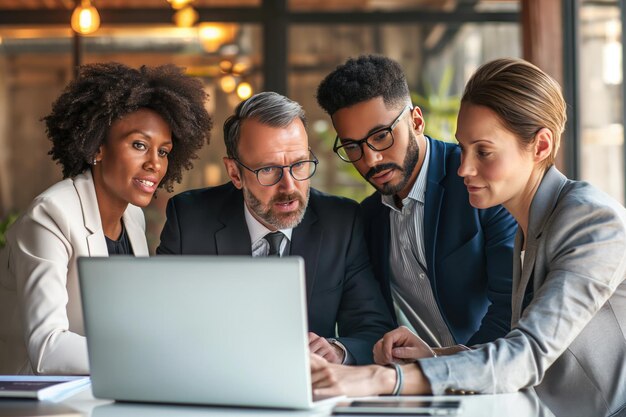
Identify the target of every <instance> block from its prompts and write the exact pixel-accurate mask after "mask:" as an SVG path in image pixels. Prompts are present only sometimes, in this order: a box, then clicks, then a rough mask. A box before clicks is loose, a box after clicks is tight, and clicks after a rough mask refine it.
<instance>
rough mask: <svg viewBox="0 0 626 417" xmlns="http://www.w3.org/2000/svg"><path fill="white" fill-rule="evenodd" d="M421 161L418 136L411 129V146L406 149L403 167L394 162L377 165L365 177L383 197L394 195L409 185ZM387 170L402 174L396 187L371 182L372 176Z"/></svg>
mask: <svg viewBox="0 0 626 417" xmlns="http://www.w3.org/2000/svg"><path fill="white" fill-rule="evenodd" d="M419 159H420V148H419V146H418V145H417V136H415V133H413V131H412V130H411V129H409V146H408V147H407V149H406V156H405V157H404V162H403V163H402V167H400V166H399V165H398V164H394V163H393V162H390V163H386V164H380V165H376V166H375V167H372V168H370V170H369V171H367V173H366V174H365V175H364V176H363V178H365V179H366V180H367V181H368V182H369V183H370V184H372V186H373V187H374V188H376V190H378V192H379V193H381V194H383V195H394V194H397V193H398V192H400V191H401V190H402V189H404V187H406V185H407V184H408V183H409V180H410V179H411V174H412V173H413V170H414V169H415V166H416V165H417V162H418V161H419ZM387 169H396V170H398V171H400V173H401V174H402V179H401V180H400V182H399V183H397V184H396V185H391V184H383V185H382V187H379V186H377V185H376V184H374V183H372V182H371V181H370V178H372V176H374V175H376V174H377V173H379V172H381V171H384V170H387Z"/></svg>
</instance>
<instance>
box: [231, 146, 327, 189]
mask: <svg viewBox="0 0 626 417" xmlns="http://www.w3.org/2000/svg"><path fill="white" fill-rule="evenodd" d="M309 152H310V153H311V156H312V157H313V159H306V160H304V161H298V162H294V163H293V164H291V165H268V166H264V167H261V168H259V169H252V168H249V167H248V166H246V165H244V164H243V163H242V162H241V161H240V160H239V159H238V158H235V157H233V158H231V159H233V160H234V161H235V162H237V163H238V164H239V165H241V166H242V167H244V168H245V169H247V170H248V171H250V172H252V173H253V174H254V175H255V176H256V179H257V181H258V182H259V184H261V185H263V186H265V187H271V186H272V185H274V184H278V182H279V181H280V180H281V179H282V178H283V172H284V170H285V168H289V174H290V175H291V177H292V178H293V179H294V180H296V181H305V180H308V179H309V178H311V177H312V176H313V174H315V170H316V169H317V164H319V161H318V159H317V157H316V156H315V154H314V153H313V151H312V150H311V149H310V148H309Z"/></svg>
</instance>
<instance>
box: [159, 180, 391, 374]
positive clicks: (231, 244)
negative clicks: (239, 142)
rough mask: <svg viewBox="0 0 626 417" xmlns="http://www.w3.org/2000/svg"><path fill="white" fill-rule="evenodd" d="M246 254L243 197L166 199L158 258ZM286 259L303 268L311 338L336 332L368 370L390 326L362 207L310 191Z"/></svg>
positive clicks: (222, 190)
mask: <svg viewBox="0 0 626 417" xmlns="http://www.w3.org/2000/svg"><path fill="white" fill-rule="evenodd" d="M251 246H252V244H251V242H250V234H249V232H248V226H247V224H246V220H245V217H244V201H243V193H242V192H241V190H238V189H237V188H235V187H234V186H233V185H232V183H228V184H224V185H221V186H218V187H213V188H205V189H200V190H193V191H187V192H184V193H181V194H179V195H177V196H175V197H173V198H172V199H170V201H169V202H168V204H167V222H166V223H165V227H164V228H163V232H162V233H161V243H160V245H159V247H158V248H157V253H158V254H202V255H248V256H250V255H251V254H252V249H251ZM291 255H298V256H301V257H302V258H304V262H305V270H306V286H307V304H308V318H309V330H310V331H312V332H314V333H316V334H318V335H320V336H323V337H334V336H335V325H337V330H338V333H339V336H340V337H339V338H338V340H340V341H341V342H342V343H343V345H344V346H345V347H346V349H348V351H349V352H350V353H351V354H352V356H353V358H354V359H355V360H356V362H357V364H365V363H371V362H372V347H373V345H374V343H376V341H377V340H378V339H379V338H381V337H382V336H383V335H384V334H385V333H386V332H387V331H389V330H391V329H392V328H393V327H394V326H393V320H392V318H391V315H390V314H389V312H388V310H387V308H386V305H385V301H384V299H383V297H382V295H381V293H380V289H379V286H378V284H377V282H376V280H375V279H374V276H373V272H372V268H371V265H370V262H369V258H368V254H367V248H366V245H365V239H364V237H363V226H362V218H361V215H360V208H359V205H358V204H357V203H356V202H354V201H352V200H348V199H346V198H341V197H334V196H329V195H326V194H324V193H321V192H319V191H317V190H314V189H311V194H310V198H309V205H308V207H307V210H306V213H305V215H304V218H303V219H302V222H301V223H300V224H299V225H298V226H296V227H295V228H294V229H293V233H292V236H291ZM277 343H279V341H277Z"/></svg>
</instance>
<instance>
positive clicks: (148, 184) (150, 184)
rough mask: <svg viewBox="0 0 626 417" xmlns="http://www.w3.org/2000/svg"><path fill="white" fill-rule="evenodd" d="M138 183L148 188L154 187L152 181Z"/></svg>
mask: <svg viewBox="0 0 626 417" xmlns="http://www.w3.org/2000/svg"><path fill="white" fill-rule="evenodd" d="M138 181H139V182H140V183H142V184H144V185H147V186H148V187H152V186H153V185H154V183H153V182H152V181H148V180H138Z"/></svg>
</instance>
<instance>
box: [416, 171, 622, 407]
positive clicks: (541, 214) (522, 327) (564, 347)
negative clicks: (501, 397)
mask: <svg viewBox="0 0 626 417" xmlns="http://www.w3.org/2000/svg"><path fill="white" fill-rule="evenodd" d="M521 247H522V235H521V232H518V236H517V241H516V246H515V254H516V257H515V259H514V263H513V295H512V308H513V311H512V313H513V314H512V330H511V332H510V333H509V334H508V335H506V337H504V338H501V339H497V340H496V341H495V342H493V343H488V344H484V345H480V346H476V349H475V350H473V351H470V352H463V353H460V354H457V355H452V356H448V357H441V358H433V359H420V360H419V362H420V365H421V367H422V370H423V371H424V373H425V374H426V376H427V377H428V379H429V380H430V382H431V386H432V387H433V392H434V393H435V394H441V393H444V392H446V391H447V392H451V390H455V391H459V390H462V391H464V392H468V391H473V392H482V393H498V392H511V391H517V390H519V389H521V388H528V387H535V391H536V392H537V394H538V395H539V398H541V400H542V401H543V402H544V403H545V404H547V405H548V406H549V407H550V408H551V409H552V411H553V412H555V414H556V415H564V416H565V415H567V416H604V415H617V414H620V413H624V412H626V210H625V209H624V207H622V206H621V205H620V204H619V203H617V202H616V201H615V200H613V199H611V198H610V197H609V196H607V195H606V194H604V193H602V192H601V191H599V190H597V189H595V188H594V187H592V186H591V185H589V184H587V183H584V182H578V181H570V180H568V179H567V178H565V177H564V176H563V175H562V174H561V173H560V172H559V171H558V170H557V169H556V168H554V167H552V168H550V169H549V170H548V172H547V173H546V175H545V176H544V178H543V180H542V182H541V185H540V186H539V188H538V190H537V193H536V194H535V196H534V198H533V201H532V205H531V207H530V218H529V224H528V237H527V241H526V252H525V255H524V262H523V265H522V263H521V262H520V250H521ZM620 415H621V414H620Z"/></svg>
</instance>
